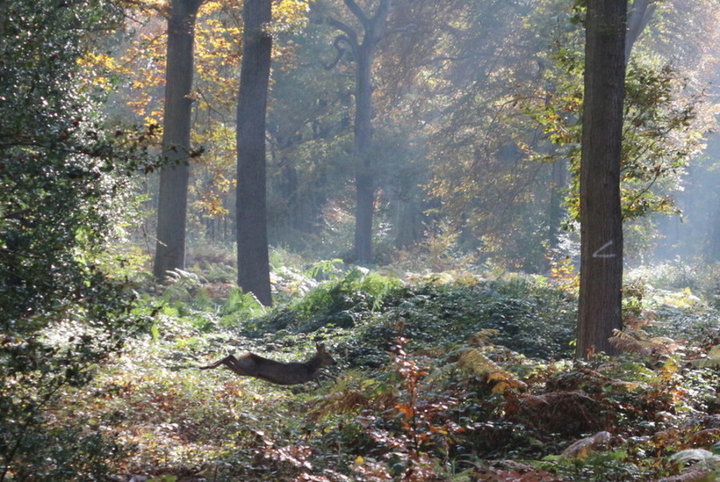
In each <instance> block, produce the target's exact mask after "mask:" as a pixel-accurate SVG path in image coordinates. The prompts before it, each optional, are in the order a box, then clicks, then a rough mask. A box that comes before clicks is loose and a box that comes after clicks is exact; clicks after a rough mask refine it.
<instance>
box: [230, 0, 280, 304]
mask: <svg viewBox="0 0 720 482" xmlns="http://www.w3.org/2000/svg"><path fill="white" fill-rule="evenodd" d="M271 2H272V0H246V1H245V6H244V8H243V19H244V23H245V32H244V34H243V58H242V65H241V71H240V90H239V93H238V107H237V153H238V163H237V250H238V251H237V256H238V285H239V286H240V287H241V288H242V289H243V290H244V291H246V292H251V293H254V294H255V296H256V297H257V298H258V300H259V301H260V302H261V303H262V304H263V305H265V306H270V305H271V304H272V296H271V292H270V263H269V257H268V234H267V206H266V173H265V169H266V161H265V117H266V112H267V96H268V85H269V81H270V55H271V51H272V37H271V35H270V33H269V32H268V31H267V28H268V26H269V23H270V19H271V11H272V6H271Z"/></svg>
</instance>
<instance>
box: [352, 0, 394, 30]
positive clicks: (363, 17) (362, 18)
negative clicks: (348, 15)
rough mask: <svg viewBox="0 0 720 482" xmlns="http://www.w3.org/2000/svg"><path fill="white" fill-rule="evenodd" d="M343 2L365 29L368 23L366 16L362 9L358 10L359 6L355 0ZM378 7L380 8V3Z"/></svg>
mask: <svg viewBox="0 0 720 482" xmlns="http://www.w3.org/2000/svg"><path fill="white" fill-rule="evenodd" d="M343 1H344V2H345V6H346V7H347V8H348V10H350V11H351V12H352V14H353V15H355V17H357V19H358V20H360V22H361V23H362V24H363V27H365V28H366V29H367V24H368V22H369V21H370V19H369V18H368V16H367V15H366V14H365V12H363V9H362V8H360V5H358V4H357V3H356V2H355V0H343ZM383 2H386V0H383ZM380 7H382V3H381V4H380Z"/></svg>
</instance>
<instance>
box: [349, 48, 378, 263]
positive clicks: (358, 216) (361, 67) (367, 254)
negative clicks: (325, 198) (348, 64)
mask: <svg viewBox="0 0 720 482" xmlns="http://www.w3.org/2000/svg"><path fill="white" fill-rule="evenodd" d="M373 47H374V46H373V45H372V43H368V42H367V41H366V42H364V43H363V44H362V45H360V46H359V49H358V50H359V52H358V58H357V71H356V75H355V143H354V150H355V156H356V159H355V189H356V192H355V194H356V197H355V202H356V204H355V258H356V261H357V262H358V263H360V264H364V263H370V262H372V223H373V212H374V210H375V209H374V201H375V186H374V184H375V175H374V173H373V165H372V162H371V158H370V155H369V151H370V146H371V145H372V136H373V132H372V58H373V50H374V49H373Z"/></svg>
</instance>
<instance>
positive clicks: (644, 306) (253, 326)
mask: <svg viewBox="0 0 720 482" xmlns="http://www.w3.org/2000/svg"><path fill="white" fill-rule="evenodd" d="M713 279H715V280H716V279H718V278H717V277H712V276H711V273H708V272H698V271H696V270H693V269H691V268H689V267H687V266H680V265H668V266H662V267H656V268H655V269H653V270H648V269H645V270H635V271H634V272H633V273H631V275H630V276H629V277H628V282H627V288H626V293H625V303H626V306H625V310H626V313H625V319H626V321H627V325H628V326H627V328H626V330H625V331H624V332H623V333H619V334H618V336H617V337H616V338H615V342H616V346H617V347H618V348H620V349H621V350H622V354H621V355H620V356H617V357H613V358H609V357H605V356H595V357H594V358H592V359H591V360H589V361H578V360H574V359H573V351H574V350H573V346H572V339H573V333H574V323H575V313H576V303H577V302H576V296H575V295H574V294H573V291H574V290H575V289H576V286H575V285H574V280H573V278H572V277H571V276H569V275H566V276H563V275H562V273H556V275H555V276H551V277H541V276H525V275H514V274H507V273H494V274H493V273H485V274H483V275H482V276H481V275H477V274H470V273H465V272H457V271H456V272H445V273H435V274H425V275H408V274H403V275H402V276H397V274H390V273H388V272H385V273H380V272H373V271H367V270H363V269H352V270H346V269H345V268H344V267H340V266H338V265H337V264H335V263H332V262H326V263H321V264H316V265H314V266H312V267H307V268H305V269H304V270H303V269H292V268H288V267H284V268H281V269H275V274H274V284H275V287H276V288H277V289H278V292H277V295H276V299H277V300H278V303H277V307H276V308H274V309H271V310H270V309H265V308H263V307H261V306H259V305H258V304H257V303H256V302H255V301H254V299H253V298H252V297H250V296H247V295H243V294H241V293H239V292H238V291H237V290H236V289H235V288H233V287H232V277H231V269H230V268H229V267H227V266H224V265H222V264H217V263H216V264H208V265H203V264H202V263H201V262H198V264H196V266H195V267H194V268H193V269H191V270H189V271H188V272H178V273H176V276H175V280H174V281H173V282H172V283H170V284H169V285H167V286H165V287H163V288H162V289H160V290H156V291H155V292H153V293H150V292H147V293H146V294H145V295H144V296H145V306H144V307H143V308H142V309H143V310H147V311H152V310H155V311H156V312H158V315H157V316H156V318H155V320H156V322H155V325H154V326H153V328H152V330H151V333H150V334H149V335H147V336H143V337H140V338H138V339H136V340H132V341H131V342H130V343H129V344H128V346H129V349H128V350H127V352H126V353H125V354H124V355H123V356H121V357H119V358H117V359H116V360H114V361H113V363H112V364H110V365H108V366H106V367H103V368H101V369H100V371H99V373H98V375H97V377H96V378H95V380H94V381H93V382H92V384H91V385H90V386H87V387H83V388H79V389H68V390H67V393H66V395H65V401H64V403H63V405H62V408H61V409H58V410H56V411H55V412H53V414H52V418H51V420H50V423H51V424H54V425H55V426H57V427H63V426H67V425H72V424H77V423H80V422H79V421H81V420H82V421H83V422H82V423H86V424H87V426H88V427H90V428H92V429H93V430H99V431H100V432H101V433H102V434H103V435H104V437H103V438H104V440H105V441H106V443H108V444H109V448H108V449H107V451H106V458H105V461H104V463H108V464H109V465H110V467H111V470H112V474H113V476H112V479H113V480H118V481H120V480H122V481H128V480H131V479H132V480H134V481H141V480H154V481H164V482H173V481H191V480H207V481H231V480H233V481H238V480H241V481H243V480H247V481H250V480H253V481H256V480H281V481H285V480H288V481H290V480H298V481H356V480H358V481H365V480H367V481H382V480H418V481H432V480H450V481H458V482H459V481H473V480H496V481H560V480H598V481H613V480H618V481H620V480H665V481H690V480H692V481H701V480H708V481H709V480H717V479H718V476H719V475H720V412H719V409H720V397H719V393H718V390H719V387H720V385H719V382H720V375H719V373H718V369H717V368H718V367H719V366H720V345H718V344H719V343H720V334H719V323H718V319H719V316H720V298H719V297H718V295H719V294H720V291H719V290H718V285H717V282H715V281H713ZM316 342H324V343H325V344H326V345H327V346H328V349H329V351H330V352H331V353H332V355H333V357H334V358H335V359H336V360H337V362H338V365H337V366H334V367H330V368H327V369H324V372H325V375H323V376H321V377H320V378H319V379H318V380H317V382H311V383H307V384H304V385H298V386H292V387H283V386H279V385H273V384H270V383H268V382H265V381H262V380H257V379H254V378H247V377H245V378H242V377H238V376H236V375H235V374H234V373H232V372H231V371H229V370H226V369H223V368H219V369H216V370H207V371H201V370H199V369H197V367H199V366H201V365H206V364H208V363H210V362H212V361H215V360H217V359H220V358H222V357H224V356H225V355H227V354H229V353H241V352H244V351H252V352H254V353H257V354H260V355H263V356H265V357H268V358H272V359H275V360H279V361H301V360H303V359H306V358H307V357H309V356H310V355H311V354H312V353H313V352H314V345H315V343H316ZM133 477H134V478H133Z"/></svg>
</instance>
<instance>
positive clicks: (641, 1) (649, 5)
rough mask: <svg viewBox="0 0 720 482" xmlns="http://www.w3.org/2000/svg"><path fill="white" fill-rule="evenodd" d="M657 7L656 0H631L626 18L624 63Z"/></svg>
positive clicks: (626, 61) (628, 58)
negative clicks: (631, 5)
mask: <svg viewBox="0 0 720 482" xmlns="http://www.w3.org/2000/svg"><path fill="white" fill-rule="evenodd" d="M656 9H657V2H656V0H635V2H633V7H632V10H631V11H630V17H629V18H628V27H627V34H626V36H625V63H626V64H627V63H628V61H629V60H630V54H631V53H632V48H633V46H634V45H635V42H637V40H638V39H639V38H640V35H642V33H643V30H645V27H647V24H648V23H650V19H652V16H653V14H654V13H655V10H656Z"/></svg>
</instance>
